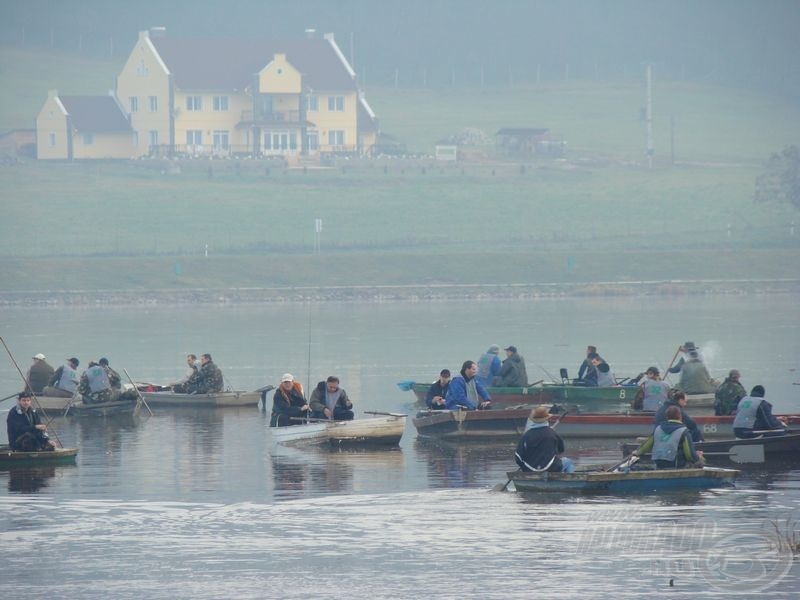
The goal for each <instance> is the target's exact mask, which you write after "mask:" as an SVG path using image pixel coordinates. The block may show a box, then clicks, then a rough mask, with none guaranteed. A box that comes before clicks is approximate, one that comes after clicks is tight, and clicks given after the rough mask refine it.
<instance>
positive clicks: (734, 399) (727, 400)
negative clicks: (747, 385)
mask: <svg viewBox="0 0 800 600" xmlns="http://www.w3.org/2000/svg"><path fill="white" fill-rule="evenodd" d="M740 377H741V374H740V373H739V371H737V370H736V369H733V370H732V371H731V372H730V373H728V377H726V378H725V381H723V382H722V385H720V386H719V387H718V388H717V391H716V392H715V393H714V414H715V415H732V414H734V413H735V412H736V407H737V406H739V400H741V399H742V398H744V397H745V396H747V390H745V389H744V386H743V385H742V384H741V383H739V378H740Z"/></svg>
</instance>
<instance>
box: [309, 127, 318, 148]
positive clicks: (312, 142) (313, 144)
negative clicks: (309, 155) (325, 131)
mask: <svg viewBox="0 0 800 600" xmlns="http://www.w3.org/2000/svg"><path fill="white" fill-rule="evenodd" d="M306 145H307V146H308V150H309V151H316V150H319V133H318V132H316V131H309V132H308V135H306Z"/></svg>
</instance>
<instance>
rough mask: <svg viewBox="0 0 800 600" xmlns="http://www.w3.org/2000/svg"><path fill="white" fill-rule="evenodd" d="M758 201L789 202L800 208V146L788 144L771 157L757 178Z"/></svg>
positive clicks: (756, 197) (756, 196)
mask: <svg viewBox="0 0 800 600" xmlns="http://www.w3.org/2000/svg"><path fill="white" fill-rule="evenodd" d="M755 200H756V202H788V203H789V204H792V205H794V207H795V208H798V209H800V147H798V146H795V145H792V146H786V147H785V148H784V149H783V150H782V151H781V152H780V154H778V153H775V154H773V155H772V156H770V157H769V160H768V161H767V164H766V165H765V167H764V172H763V173H762V174H761V175H759V176H758V178H757V179H756V194H755Z"/></svg>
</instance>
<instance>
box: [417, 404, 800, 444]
mask: <svg viewBox="0 0 800 600" xmlns="http://www.w3.org/2000/svg"><path fill="white" fill-rule="evenodd" d="M529 415H530V409H529V408H509V409H505V410H470V411H465V410H462V411H449V410H434V411H420V412H419V413H417V416H416V417H415V418H414V419H413V423H414V427H416V428H417V434H418V435H419V436H421V437H433V438H450V439H492V438H513V439H518V438H519V436H521V435H522V434H523V433H525V427H526V424H527V421H528V416H529ZM786 418H787V420H788V422H789V424H790V425H791V424H794V425H800V416H795V415H786ZM557 419H558V415H557V414H554V415H552V416H551V418H550V421H551V423H554V422H555V421H556V420H557ZM693 419H694V421H695V422H696V423H697V425H698V427H700V428H701V429H702V431H703V436H704V437H705V438H707V439H708V438H715V439H730V438H733V437H735V436H734V435H733V419H734V417H733V416H715V415H699V416H695V417H693ZM653 427H654V423H653V413H647V412H641V411H627V412H622V413H582V412H572V411H571V410H570V412H569V413H568V414H567V415H566V416H565V417H564V418H563V419H561V422H560V425H559V426H558V433H559V435H560V436H561V437H564V438H627V439H635V438H637V437H640V436H648V435H650V434H651V433H652V431H653Z"/></svg>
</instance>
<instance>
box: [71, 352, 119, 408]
mask: <svg viewBox="0 0 800 600" xmlns="http://www.w3.org/2000/svg"><path fill="white" fill-rule="evenodd" d="M78 393H79V394H80V395H81V398H82V399H83V403H84V404H102V403H104V402H111V401H112V400H113V399H114V396H115V394H114V390H113V388H112V387H111V380H110V379H109V375H108V371H107V370H106V369H104V368H103V367H102V366H101V365H100V364H98V363H96V362H94V361H89V366H88V367H86V370H85V371H84V372H83V373H82V374H81V381H80V383H79V384H78Z"/></svg>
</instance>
